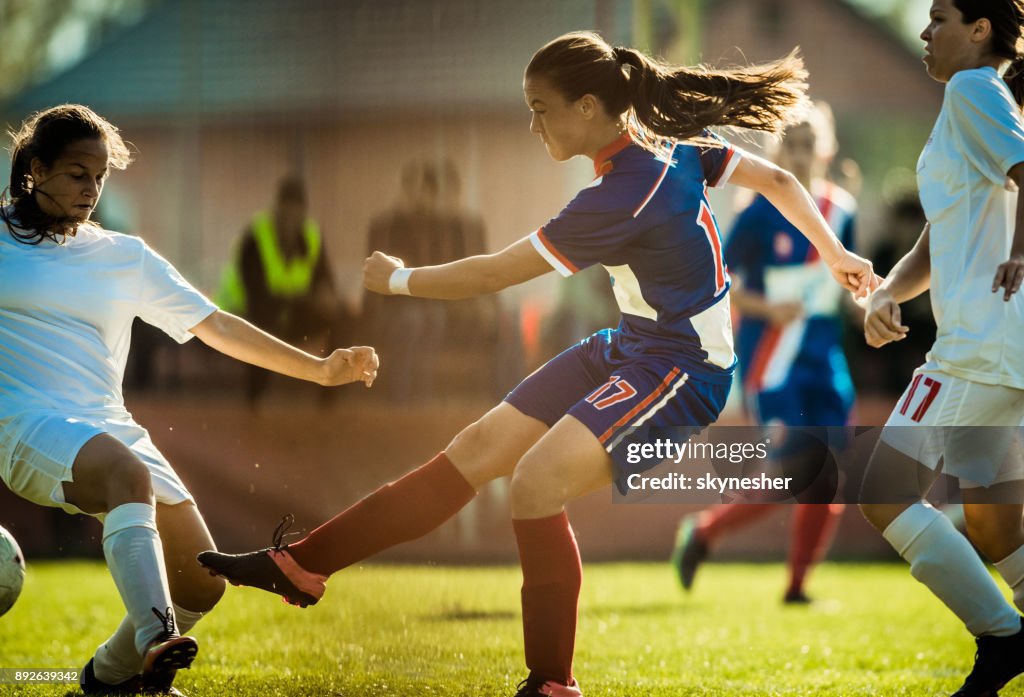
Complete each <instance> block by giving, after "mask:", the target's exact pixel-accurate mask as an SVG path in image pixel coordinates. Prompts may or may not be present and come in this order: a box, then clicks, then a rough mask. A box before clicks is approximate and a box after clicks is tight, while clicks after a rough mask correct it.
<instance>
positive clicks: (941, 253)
mask: <svg viewBox="0 0 1024 697" xmlns="http://www.w3.org/2000/svg"><path fill="white" fill-rule="evenodd" d="M1019 162H1024V122H1022V119H1021V112H1020V109H1019V107H1018V106H1017V104H1016V103H1015V102H1014V100H1013V96H1012V95H1011V93H1010V91H1009V89H1008V88H1007V87H1006V84H1005V83H1004V82H1003V80H1002V79H1001V78H1000V77H999V74H998V73H997V72H996V71H995V70H994V69H992V68H987V67H986V68H977V69H974V70H963V71H960V72H958V73H957V74H956V75H954V76H953V78H952V79H951V80H950V81H949V82H948V83H947V84H946V93H945V98H944V100H943V103H942V111H940V112H939V118H938V120H937V121H936V122H935V128H934V129H933V130H932V134H931V137H930V138H929V139H928V143H927V144H926V145H925V147H924V150H923V151H922V153H921V157H920V159H919V160H918V164H917V181H918V187H919V188H920V193H921V204H922V206H923V207H924V211H925V214H926V215H927V216H928V221H929V222H930V223H931V240H930V245H929V253H930V255H931V302H932V310H933V312H934V313H935V321H936V323H937V324H938V332H937V335H936V340H935V344H934V345H933V346H932V350H931V352H930V353H929V358H930V359H932V360H934V361H935V362H936V363H937V364H938V365H939V367H940V368H941V369H942V370H945V371H947V372H949V373H950V374H952V375H957V376H959V377H963V378H966V379H968V380H974V381H976V382H982V383H988V384H1001V385H1006V386H1009V387H1015V388H1018V389H1024V296H1022V295H1021V293H1017V294H1015V295H1014V296H1013V298H1012V299H1011V300H1010V302H1004V301H1003V291H1002V290H1001V289H1000V291H999V292H998V293H993V292H992V278H993V277H994V276H995V272H996V267H997V266H998V265H999V264H1001V263H1002V262H1004V261H1006V260H1007V259H1008V258H1009V256H1010V244H1011V241H1012V239H1013V232H1014V213H1015V210H1016V205H1017V194H1016V192H1015V191H1011V188H1012V186H1011V185H1010V183H1009V181H1008V180H1007V176H1006V175H1007V172H1009V170H1010V168H1011V167H1013V166H1014V165H1015V164H1017V163H1019Z"/></svg>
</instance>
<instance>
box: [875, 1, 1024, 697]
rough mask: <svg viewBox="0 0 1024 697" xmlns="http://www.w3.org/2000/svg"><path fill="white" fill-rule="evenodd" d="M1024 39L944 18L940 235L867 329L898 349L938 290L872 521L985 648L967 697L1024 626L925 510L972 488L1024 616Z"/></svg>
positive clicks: (980, 6)
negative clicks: (932, 499) (908, 323)
mask: <svg viewBox="0 0 1024 697" xmlns="http://www.w3.org/2000/svg"><path fill="white" fill-rule="evenodd" d="M1022 28H1024V3H1022V2H1021V0H976V1H974V2H970V1H968V0H935V1H934V2H933V3H932V6H931V10H930V22H929V24H928V26H927V27H926V28H925V29H924V31H923V32H922V33H921V39H922V40H924V41H925V58H924V61H925V64H926V66H927V69H928V73H929V75H931V76H932V77H933V78H935V79H936V80H938V81H939V82H943V83H945V85H946V88H945V97H944V100H943V104H942V110H941V111H940V113H939V117H938V120H937V121H936V123H935V127H934V130H933V131H932V134H931V137H930V138H929V139H928V143H927V144H926V145H925V148H924V151H923V152H922V153H921V157H920V160H919V161H918V166H917V178H918V185H919V188H920V195H921V203H922V205H923V207H924V210H925V213H926V214H927V216H928V225H926V226H925V229H924V232H923V233H922V234H921V238H920V239H919V240H918V242H917V244H916V245H915V247H914V248H913V249H912V250H911V251H910V252H909V253H908V254H907V255H906V256H905V257H904V258H903V259H902V260H900V262H899V263H898V264H897V265H896V267H895V268H894V269H893V271H892V273H891V274H890V275H889V277H888V278H887V279H886V281H885V282H884V283H883V284H882V286H881V287H880V288H879V289H878V291H876V292H875V294H874V295H873V296H872V297H871V298H870V300H869V302H868V308H867V309H868V312H867V316H866V319H865V335H866V338H867V341H868V343H869V344H871V345H872V346H882V345H884V344H886V343H888V342H890V341H898V340H900V339H902V338H903V337H904V336H905V335H906V332H907V327H905V326H903V325H902V323H901V320H900V312H899V305H898V303H901V302H904V301H906V300H909V299H911V298H913V297H915V296H917V295H920V294H921V293H923V292H924V291H926V290H929V289H930V290H931V301H932V308H933V311H934V313H935V320H936V323H937V324H938V333H937V336H936V340H935V344H934V345H933V346H932V350H931V351H930V352H929V354H928V356H927V359H926V362H925V364H924V365H923V366H921V367H920V368H918V369H917V370H916V371H915V373H914V376H913V378H912V379H911V382H910V385H909V386H908V387H907V390H906V392H905V393H904V394H903V396H902V397H901V398H900V401H899V402H898V403H897V405H896V407H895V409H894V410H893V413H892V415H891V416H890V417H889V420H888V422H887V423H886V427H885V429H884V430H883V432H882V438H881V442H880V443H879V445H878V448H877V449H876V451H875V454H874V456H873V457H872V460H871V462H870V464H869V465H868V470H867V473H866V475H865V480H864V490H863V495H862V503H861V508H862V510H863V511H864V514H865V515H866V516H867V518H868V520H870V521H871V523H872V524H873V525H874V526H875V527H876V528H878V529H879V530H880V531H882V534H883V535H884V536H885V538H886V540H888V541H889V543H890V544H892V545H893V547H895V548H896V550H897V551H898V552H899V553H900V555H901V556H903V558H904V559H906V560H907V561H908V562H910V569H911V573H912V574H913V575H914V577H915V578H917V579H918V580H919V581H921V582H922V583H924V584H925V585H926V586H928V588H929V589H930V590H931V591H932V592H933V593H934V594H935V595H936V596H938V597H939V599H940V600H942V601H943V602H944V603H945V604H946V606H947V607H949V609H950V610H952V611H953V612H954V613H955V614H956V615H957V617H959V618H960V619H961V620H962V621H963V623H964V624H965V625H966V626H967V629H968V630H969V631H970V632H971V633H972V634H974V636H975V637H977V644H978V651H977V654H976V656H975V664H974V668H973V670H972V671H971V673H970V675H969V676H968V677H967V679H966V681H965V682H964V684H963V686H961V687H960V689H959V690H957V691H956V693H955V697H994V696H995V695H996V694H997V691H998V690H999V689H1000V688H1001V687H1002V686H1003V685H1004V684H1006V682H1008V681H1009V680H1010V679H1012V678H1013V677H1015V676H1016V675H1019V674H1020V673H1021V672H1024V629H1022V618H1021V617H1020V615H1019V614H1018V613H1017V611H1016V610H1015V609H1014V607H1013V606H1012V605H1010V604H1009V603H1008V602H1007V601H1006V600H1005V599H1004V598H1003V596H1002V593H1001V592H1000V590H999V588H998V586H997V585H996V584H995V582H994V581H993V580H992V577H991V576H990V575H989V574H988V571H987V570H986V568H985V565H984V563H983V562H982V561H981V560H980V559H979V558H978V556H977V555H976V554H975V552H974V550H973V549H972V548H971V545H970V543H969V542H968V541H967V539H965V538H964V537H963V536H962V535H960V534H959V533H958V532H957V531H956V530H955V529H954V528H953V526H952V524H951V523H950V522H949V521H948V520H946V519H945V518H944V517H943V516H942V515H941V514H939V513H938V512H937V511H936V510H935V509H934V508H932V507H931V506H929V505H928V504H927V503H926V502H924V501H923V500H922V497H923V496H924V494H925V493H927V491H928V489H929V488H930V487H931V484H932V483H933V482H934V481H935V479H936V477H937V476H938V473H939V472H940V471H942V472H944V473H946V474H949V475H952V476H954V477H958V478H959V480H960V486H961V489H962V490H963V499H964V514H965V517H966V522H967V533H968V536H969V537H970V539H971V542H973V543H974V544H975V545H976V546H977V547H978V549H980V550H981V552H982V553H983V554H984V555H985V556H987V557H988V558H989V559H991V560H992V561H993V562H995V565H996V568H997V569H998V570H999V573H1000V574H1001V575H1002V577H1003V578H1004V579H1005V580H1006V582H1007V583H1008V584H1009V585H1010V586H1011V587H1012V588H1013V592H1014V601H1015V603H1016V605H1017V607H1018V608H1022V609H1024V533H1022V528H1021V515H1022V509H1024V505H1022V501H1024V496H1022V493H1024V468H1022V463H1021V453H1020V448H1019V442H1017V441H1018V440H1019V429H1018V427H1019V424H1020V423H1021V420H1022V418H1024V298H1022V297H1021V295H1020V294H1019V293H1017V291H1018V290H1019V289H1020V285H1021V280H1022V278H1024V208H1022V205H1024V200H1019V199H1018V197H1017V194H1016V191H1017V189H1018V188H1019V187H1020V186H1021V185H1022V184H1024V120H1022V117H1021V105H1022V104H1024V35H1022ZM1004 77H1005V80H1004Z"/></svg>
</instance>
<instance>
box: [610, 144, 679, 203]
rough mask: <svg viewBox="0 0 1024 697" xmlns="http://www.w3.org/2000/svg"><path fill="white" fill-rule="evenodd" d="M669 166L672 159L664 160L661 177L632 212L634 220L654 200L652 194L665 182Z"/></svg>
mask: <svg viewBox="0 0 1024 697" xmlns="http://www.w3.org/2000/svg"><path fill="white" fill-rule="evenodd" d="M609 164H610V163H609ZM671 166H672V158H668V159H666V160H665V166H664V167H663V168H662V170H661V176H660V177H658V181H656V182H654V186H653V187H651V191H650V192H649V193H648V194H647V196H646V197H645V198H644V202H643V203H641V204H640V206H639V208H637V209H636V210H635V211H633V217H634V218H635V217H637V216H638V215H640V211H642V210H643V209H644V208H645V207H646V206H647V204H648V203H650V201H651V199H652V198H654V194H655V193H657V191H658V187H659V186H661V183H662V182H663V181H665V175H666V174H668V168H669V167H671Z"/></svg>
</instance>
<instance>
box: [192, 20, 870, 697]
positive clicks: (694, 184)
mask: <svg viewBox="0 0 1024 697" xmlns="http://www.w3.org/2000/svg"><path fill="white" fill-rule="evenodd" d="M805 77H806V73H805V72H804V70H803V65H802V61H800V60H799V59H798V58H797V57H795V56H793V55H791V56H788V57H786V58H784V59H782V60H780V61H777V62H775V63H771V64H765V65H759V66H746V67H744V68H743V69H742V71H738V70H737V71H732V70H721V71H709V70H705V69H704V68H697V69H694V68H686V67H674V66H668V65H664V64H660V63H658V62H655V61H654V60H653V59H651V58H649V57H648V56H646V55H645V54H643V53H641V52H639V51H636V50H633V49H629V48H623V47H615V48H613V47H612V46H610V45H609V44H608V43H606V42H605V41H604V39H602V38H601V37H600V36H598V35H597V34H594V33H591V32H575V33H571V34H566V35H563V36H561V37H558V38H557V39H555V40H553V41H551V42H550V43H548V44H547V45H545V46H544V47H542V48H541V49H540V50H539V51H537V53H536V54H534V56H533V58H532V60H531V61H530V64H529V66H528V67H527V69H526V74H525V77H524V92H525V98H526V103H527V104H528V106H529V108H530V111H531V113H532V119H531V123H530V128H531V131H532V132H533V133H535V134H537V136H539V137H540V139H541V140H542V141H543V143H544V145H545V147H546V149H547V151H548V153H549V155H550V156H551V157H552V158H553V159H554V160H556V161H559V162H562V161H566V160H569V159H570V158H573V157H575V156H577V155H584V156H586V157H589V158H590V159H591V160H593V164H594V175H595V178H594V180H593V182H592V183H591V184H590V185H589V186H587V187H585V188H584V189H582V190H581V191H580V192H579V194H578V195H577V196H576V197H575V198H574V199H573V200H572V201H571V202H570V203H569V204H568V205H567V206H566V207H565V208H564V209H563V211H562V212H561V213H560V214H559V215H558V216H556V217H555V218H554V219H552V220H551V221H550V222H548V223H547V224H546V225H544V226H543V227H542V228H540V229H538V230H536V231H535V232H533V233H531V234H530V235H527V236H526V237H524V238H522V239H521V240H519V241H518V242H515V243H513V244H512V245H510V246H509V247H507V248H506V249H504V250H502V251H500V252H498V253H496V254H490V255H479V256H474V257H469V258H466V259H460V260H458V261H455V262H451V263H448V264H443V265H441V266H428V267H421V268H408V267H405V266H403V265H402V260H400V259H397V258H395V257H390V256H387V255H385V254H382V253H379V252H376V253H374V254H373V256H371V257H370V258H369V259H367V261H366V265H365V267H364V283H365V285H366V287H367V288H369V289H370V290H371V291H374V292H377V293H385V294H387V293H391V294H403V295H404V294H409V295H414V296H420V297H432V298H439V299H458V298H466V297H473V296H477V295H481V294H485V293H492V292H495V291H498V290H501V289H503V288H507V287H509V286H512V285H515V284H518V283H523V282H525V281H527V280H530V279H532V278H535V277H538V276H540V275H543V274H545V273H548V272H550V271H551V270H552V269H555V270H557V271H559V273H561V274H562V275H564V276H569V275H572V274H573V273H575V272H577V271H579V270H580V269H582V268H586V267H588V266H593V265H595V264H602V265H604V266H605V267H606V268H607V269H608V270H609V272H610V274H611V275H612V277H613V278H614V282H615V289H616V297H617V299H618V302H619V306H620V309H621V310H622V319H621V322H620V324H619V327H618V328H617V329H614V330H609V329H605V330H602V331H599V332H597V333H595V334H594V335H592V336H591V337H589V338H588V339H586V340H584V341H583V342H580V343H578V344H576V345H575V346H572V347H571V348H569V349H567V350H566V351H564V352H563V353H562V354H560V355H559V356H557V357H555V358H553V359H551V360H550V361H548V363H547V364H545V365H544V366H543V367H542V368H540V369H539V370H537V371H536V372H535V373H533V374H532V375H531V376H529V377H528V378H526V379H525V380H524V381H523V382H522V383H520V385H519V386H518V387H516V388H515V389H514V390H513V391H512V392H511V393H510V394H509V395H508V396H507V397H506V399H505V401H504V402H502V403H501V404H499V405H498V406H496V407H495V408H494V409H492V410H491V411H489V412H488V413H487V414H485V415H484V416H483V417H481V419H480V420H479V421H477V422H475V423H474V424H471V425H470V426H469V427H467V428H466V429H464V430H463V431H462V432H461V433H460V434H459V435H457V436H456V437H455V439H454V440H453V441H452V442H451V444H450V445H449V446H448V449H447V450H445V451H444V452H441V453H439V454H438V455H437V456H436V457H435V458H434V459H432V460H431V461H430V462H428V463H427V464H425V465H423V466H421V467H419V468H417V469H416V470H414V471H413V472H411V473H409V474H407V475H406V476H405V477H403V478H401V479H399V480H397V481H395V482H392V483H391V484H388V485H386V486H384V487H382V488H380V489H378V490H377V491H376V492H374V493H372V494H370V495H369V496H367V497H366V498H364V499H363V500H361V501H359V502H358V503H356V504H355V505H353V506H351V507H350V508H348V509H347V510H345V511H343V512H342V513H340V514H338V515H337V516H336V517H334V518H333V519H331V520H330V521H328V522H327V523H325V524H323V525H322V526H320V527H319V528H317V529H316V530H314V531H313V532H312V533H310V534H309V535H308V536H306V537H305V538H303V539H302V540H300V541H299V542H297V543H294V544H291V545H288V546H287V547H284V546H282V545H281V541H282V540H281V535H280V534H278V535H275V537H276V538H277V539H275V545H274V548H272V549H269V550H260V551H255V552H250V553H247V554H239V555H226V554H220V553H217V552H212V551H211V552H204V553H203V554H201V555H200V561H201V562H202V563H203V564H205V565H206V566H208V567H210V568H211V569H213V570H214V571H216V572H218V573H221V574H223V575H225V576H226V577H227V578H228V579H229V580H231V581H232V582H233V583H238V584H241V585H249V586H255V587H259V588H263V589H264V590H268V591H270V592H273V593H277V594H279V595H282V596H284V597H285V598H286V599H288V600H289V601H291V602H293V603H296V604H301V605H308V604H312V603H315V602H317V600H319V598H320V597H322V595H323V592H324V589H325V584H326V581H327V577H328V576H329V575H330V574H332V573H334V572H336V571H339V570H341V569H344V568H345V567H347V566H350V565H351V564H353V563H355V562H358V561H360V560H361V559H365V558H366V557H368V556H370V555H372V554H375V553H376V552H379V551H381V550H383V549H386V548H388V547H391V546H393V545H395V544H398V543H399V542H403V541H406V540H410V539H414V538H417V537H420V536H421V535H424V534H425V533H427V532H429V531H430V530H432V529H434V528H435V527H437V526H438V525H440V524H441V523H442V522H444V521H445V520H447V519H448V518H450V517H451V516H452V515H454V514H455V513H456V512H457V511H459V510H460V509H461V508H462V507H463V506H465V505H466V504H467V503H468V502H469V501H471V500H472V499H473V498H474V497H475V496H476V493H477V490H478V489H479V488H480V487H481V486H482V485H483V484H485V483H487V482H489V481H491V480H493V479H496V478H499V477H505V476H509V475H511V476H512V480H511V489H510V498H511V503H512V517H513V521H512V523H513V529H514V532H515V536H516V541H517V544H518V548H519V555H520V563H521V566H522V571H523V585H522V594H521V599H522V607H523V631H524V643H525V653H526V664H527V667H528V668H529V670H530V674H529V676H528V677H527V679H526V680H524V681H523V682H522V683H521V684H520V686H519V690H518V692H517V697H541V696H542V695H547V696H553V697H578V696H579V695H581V694H582V692H581V691H580V688H579V685H578V683H577V682H576V679H575V677H574V675H573V669H572V663H573V654H574V647H575V639H576V618H577V604H578V600H579V590H580V583H581V580H582V568H581V564H580V556H579V549H578V547H577V545H576V539H575V536H574V534H573V531H572V527H571V526H570V524H569V520H568V517H567V516H566V512H565V504H566V502H568V501H569V500H571V499H574V498H577V497H579V496H581V495H583V494H585V493H588V492H590V491H593V490H595V489H598V488H602V487H606V486H608V485H609V484H610V483H612V482H613V481H615V480H618V481H619V483H620V485H621V484H622V482H623V479H624V478H625V477H627V476H628V475H629V473H630V471H631V470H637V469H641V470H642V469H645V468H648V467H650V466H653V465H654V464H656V463H653V462H648V463H643V464H642V465H632V467H630V465H629V464H627V463H626V462H625V459H624V458H622V457H620V454H622V451H623V448H620V447H619V446H620V445H621V444H623V443H624V441H626V440H627V439H628V437H629V436H630V435H631V434H632V432H633V431H634V430H635V429H636V427H637V426H638V425H639V424H641V423H648V424H652V425H655V426H661V425H664V426H674V425H685V426H690V427H693V428H698V429H699V428H702V427H704V426H707V425H708V424H709V423H712V422H713V421H714V420H715V419H716V418H717V417H718V414H719V412H720V410H721V408H722V406H723V405H724V403H725V398H726V396H727V394H728V391H729V385H730V384H731V381H732V372H733V368H734V365H735V355H734V353H733V349H732V331H731V329H730V315H729V298H728V289H729V278H728V274H727V273H726V270H725V265H724V263H723V261H722V255H721V240H720V238H719V234H718V229H717V224H716V222H715V219H714V216H713V215H712V212H711V209H710V207H709V205H708V202H707V199H706V196H705V187H706V186H718V185H722V184H725V183H726V182H727V181H728V182H732V183H735V184H737V185H740V186H744V187H747V188H752V189H755V190H758V191H761V192H762V193H764V194H765V195H766V196H768V197H769V198H770V199H771V200H772V201H773V202H774V203H775V205H777V206H778V207H779V208H780V209H781V210H784V211H785V212H786V213H787V214H788V216H789V217H790V218H791V219H793V220H794V221H796V222H797V223H798V224H799V227H800V229H801V230H803V231H804V232H805V233H806V234H807V235H808V236H809V237H810V238H812V239H813V240H814V242H815V245H816V246H817V247H818V249H819V250H820V251H821V253H822V256H824V257H825V258H826V259H827V260H828V261H829V262H830V264H831V268H832V273H833V275H834V276H835V277H836V279H837V280H838V281H840V282H841V283H842V284H843V285H845V286H847V287H848V288H850V289H858V290H860V291H862V292H867V291H868V290H869V289H870V288H871V287H873V284H874V283H875V282H876V279H875V278H874V274H873V273H872V272H871V265H870V264H869V263H867V262H866V261H865V260H863V259H861V258H860V257H857V256H856V255H854V254H851V253H850V252H848V251H847V250H846V249H845V248H844V247H843V246H842V245H841V244H840V242H839V240H838V239H836V237H835V235H834V234H833V233H832V231H831V230H830V229H829V228H828V225H827V224H826V222H825V221H824V219H823V218H822V217H821V214H820V213H819V211H818V210H817V208H816V207H815V206H814V204H813V201H812V200H811V199H810V197H809V196H808V194H807V192H806V190H805V189H804V188H803V187H802V186H800V184H799V182H797V181H796V179H795V178H794V177H793V176H792V175H789V174H787V173H785V172H783V171H782V170H780V169H779V168H778V167H776V166H775V165H773V164H771V163H769V162H766V161H765V160H763V159H761V158H757V157H753V156H748V155H745V154H743V153H742V152H741V151H739V150H737V149H735V148H733V147H732V146H730V145H728V144H727V143H725V142H724V141H721V140H720V139H717V138H715V137H713V136H711V135H710V133H709V132H708V131H707V130H706V128H707V127H708V126H711V125H735V126H743V127H748V128H755V129H760V130H765V131H777V130H779V129H780V128H781V127H782V126H783V125H784V124H785V123H786V122H787V120H788V119H789V118H790V117H791V113H792V110H793V108H794V107H796V106H798V105H800V104H801V103H802V102H803V99H804V90H805V88H806V84H805V83H804V79H805ZM723 105H726V106H727V107H728V108H725V109H723V108H722V107H723ZM696 138H699V139H701V142H700V143H698V144H693V143H691V142H686V141H690V140H691V139H696ZM677 140H681V141H684V142H682V143H677V142H676V141H677ZM642 144H643V145H646V146H647V148H650V149H647V148H645V147H642Z"/></svg>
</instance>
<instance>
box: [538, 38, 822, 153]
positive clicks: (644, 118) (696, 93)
mask: <svg viewBox="0 0 1024 697" xmlns="http://www.w3.org/2000/svg"><path fill="white" fill-rule="evenodd" d="M526 75H527V76H528V77H543V78H544V79H547V80H549V81H550V82H551V84H552V86H553V87H554V88H555V89H556V90H558V91H559V92H560V93H561V94H562V96H563V97H565V98H566V99H567V100H568V101H570V102H574V101H576V100H577V99H579V98H581V97H582V96H583V95H585V94H592V95H594V96H595V97H597V98H598V99H599V100H601V103H602V104H603V105H604V108H605V110H606V111H607V112H608V114H609V115H610V116H619V115H621V114H624V113H627V114H628V117H629V118H627V123H628V127H629V130H630V134H631V135H632V136H633V138H634V139H636V140H637V141H638V142H640V143H641V144H645V145H648V146H649V145H651V144H663V143H664V141H665V140H695V139H697V140H700V139H701V138H702V134H703V133H704V131H705V129H707V128H708V127H709V126H735V127H739V128H749V129H753V130H758V131H768V132H771V133H778V132H779V131H780V130H781V129H782V128H784V127H785V126H786V125H788V124H790V123H792V121H793V119H794V118H795V117H796V116H797V115H798V113H799V111H801V109H799V108H798V107H803V106H804V105H805V104H806V96H805V95H806V92H807V71H806V70H805V69H804V64H803V60H802V59H801V58H800V56H799V55H798V51H797V50H796V49H794V50H793V51H792V52H791V53H790V54H789V55H787V56H785V57H784V58H780V59H779V60H776V61H773V62H770V63H763V64H759V65H748V66H743V67H737V68H730V69H723V70H716V69H712V68H709V67H707V66H704V65H699V66H696V67H683V66H672V65H668V64H666V63H662V62H661V61H658V60H656V59H654V58H651V57H650V56H648V55H646V54H645V53H642V52H641V51H637V50H636V49H632V48H626V47H622V46H616V47H612V46H611V45H610V44H608V42H606V41H605V40H604V39H603V38H601V36H600V35H598V34H596V33H594V32H590V31H579V32H571V33H569V34H563V35H562V36H559V37H558V38H557V39H554V40H553V41H551V42H549V43H548V44H547V45H545V46H544V47H542V48H541V49H540V50H539V51H537V53H535V54H534V56H533V59H532V60H531V61H530V64H529V65H528V66H527V68H526Z"/></svg>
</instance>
